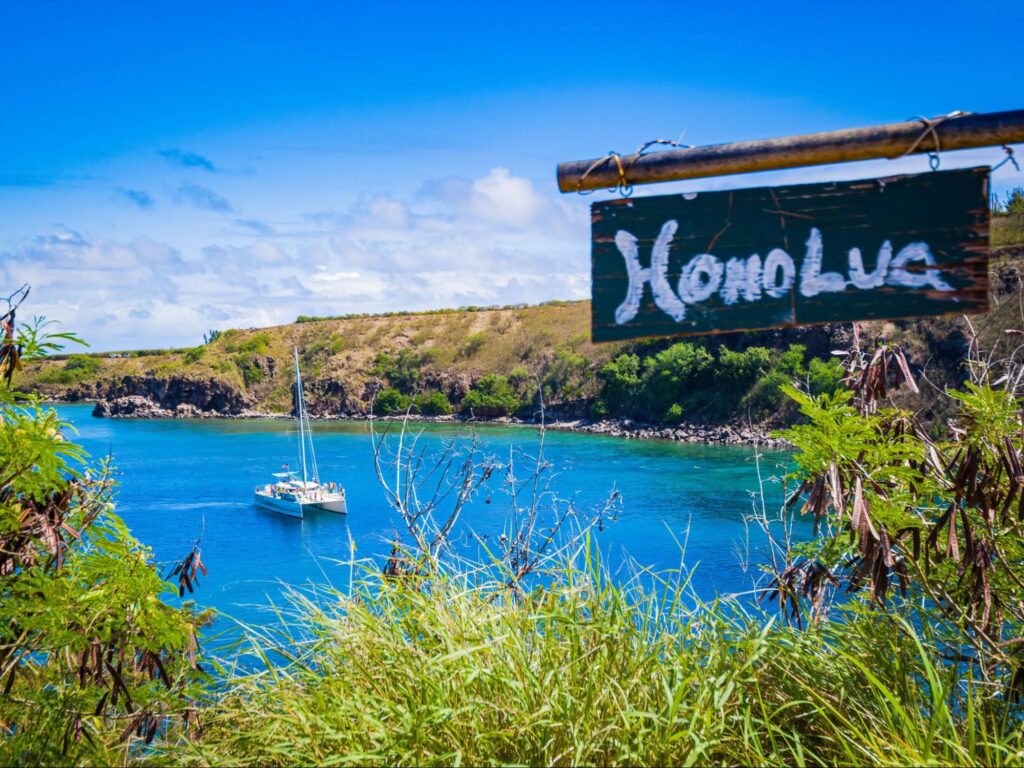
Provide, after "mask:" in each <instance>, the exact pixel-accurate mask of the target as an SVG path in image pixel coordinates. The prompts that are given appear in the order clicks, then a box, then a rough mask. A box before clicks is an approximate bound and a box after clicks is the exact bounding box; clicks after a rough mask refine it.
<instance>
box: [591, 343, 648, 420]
mask: <svg viewBox="0 0 1024 768" xmlns="http://www.w3.org/2000/svg"><path fill="white" fill-rule="evenodd" d="M599 375H600V376H601V378H602V379H603V380H604V391H603V393H602V395H601V398H600V402H601V403H602V404H603V405H604V406H605V408H606V409H607V410H606V413H611V414H615V415H620V414H621V415H631V414H632V413H633V411H634V408H635V407H636V397H637V395H638V394H639V392H640V385H641V380H640V358H639V357H637V356H636V355H632V354H626V355H619V356H618V357H616V358H615V359H613V360H609V361H608V362H607V363H605V364H604V365H603V366H602V367H601V370H600V371H599Z"/></svg>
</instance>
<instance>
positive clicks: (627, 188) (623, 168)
mask: <svg viewBox="0 0 1024 768" xmlns="http://www.w3.org/2000/svg"><path fill="white" fill-rule="evenodd" d="M657 144H664V145H666V146H670V147H676V148H678V149H692V146H693V145H691V144H681V143H680V142H678V141H673V140H672V139H651V140H650V141H646V142H644V143H643V144H641V145H640V148H639V149H637V151H636V152H634V153H633V154H631V155H627V156H626V157H625V158H624V157H623V156H622V155H620V154H619V153H618V152H616V151H615V150H614V149H613V150H611V151H609V152H608V154H607V155H605V156H604V157H599V158H598V159H597V160H595V161H594V162H593V163H591V164H590V167H589V168H587V170H586V171H584V172H583V175H582V176H580V180H579V182H578V183H577V185H576V192H577V193H578V194H580V195H589V194H590V193H592V192H593V191H594V190H592V189H583V182H584V180H585V179H586V178H587V176H589V175H590V174H591V173H593V172H594V171H596V170H597V169H598V168H600V167H601V166H603V165H605V164H607V163H609V162H610V161H612V160H614V161H615V166H616V168H617V169H618V171H619V181H618V183H617V184H616V185H615V186H614V187H609V188H608V191H609V192H618V193H619V194H620V195H622V197H629V196H630V195H632V194H633V185H632V184H631V183H630V182H629V179H628V178H627V174H628V172H629V171H630V170H632V168H633V166H634V165H635V164H636V161H637V160H639V159H640V158H641V157H644V156H645V155H644V153H645V152H647V150H648V149H650V148H651V147H653V146H655V145H657ZM648 154H649V153H648ZM623 160H627V164H626V165H623V162H622V161H623Z"/></svg>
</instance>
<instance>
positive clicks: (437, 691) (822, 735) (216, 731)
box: [156, 548, 1024, 765]
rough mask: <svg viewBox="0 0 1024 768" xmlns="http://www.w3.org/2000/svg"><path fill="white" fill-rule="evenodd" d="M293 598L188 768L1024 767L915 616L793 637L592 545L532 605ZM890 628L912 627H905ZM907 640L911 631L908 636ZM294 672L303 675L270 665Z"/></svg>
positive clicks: (370, 579) (491, 586)
mask: <svg viewBox="0 0 1024 768" xmlns="http://www.w3.org/2000/svg"><path fill="white" fill-rule="evenodd" d="M356 581H357V586H356V587H355V590H354V593H353V594H351V595H348V594H342V593H340V592H338V591H335V590H332V589H329V588H322V589H317V590H315V591H313V592H304V593H295V594H294V595H292V601H291V604H292V605H293V606H294V607H295V613H293V614H291V615H290V616H288V617H287V621H286V623H285V625H284V626H283V627H282V628H279V630H277V631H276V632H274V633H268V632H267V631H263V632H262V633H260V634H258V635H256V634H254V635H252V636H251V637H250V640H249V642H250V643H251V645H252V648H251V650H252V651H253V652H254V653H256V654H257V656H258V657H260V658H262V659H264V661H265V662H266V664H265V665H264V667H263V668H262V669H261V670H260V671H258V672H236V673H235V674H234V675H233V676H232V679H231V680H230V681H229V683H228V685H227V686H226V687H225V690H226V693H225V694H223V695H222V697H221V698H220V699H219V700H218V701H216V702H215V703H214V704H213V706H212V707H211V708H210V709H209V710H208V711H207V712H206V714H205V720H206V722H205V735H204V736H203V738H202V739H200V740H199V741H198V742H197V743H195V744H191V743H188V742H186V741H184V740H183V741H182V742H181V743H180V744H178V745H176V746H171V747H167V748H165V750H164V751H163V752H162V753H160V754H159V755H157V756H156V757H157V759H160V760H166V761H168V762H173V763H176V764H179V763H183V762H184V763H192V764H212V765H231V764H261V765H294V764H318V765H329V764H339V763H356V764H403V765H405V764H413V765H424V764H438V763H441V764H455V765H458V764H470V765H480V764H496V763H503V764H532V765H567V764H573V765H579V764H602V765H605V764H615V765H618V764H662V765H664V764H678V765H694V764H709V763H716V764H719V763H728V764H779V763H785V764H794V765H808V764H822V763H842V764H858V765H863V764H879V765H907V764H926V763H929V764H953V765H998V764H1008V763H1017V764H1019V763H1020V762H1021V760H1022V759H1024V740H1022V738H1021V731H1020V728H1019V727H1018V724H1017V721H1016V719H1015V717H1014V716H1013V713H1012V712H1011V711H1010V710H1009V709H1008V705H1006V704H1005V703H1004V702H1002V701H1000V700H998V699H996V698H993V697H992V696H991V695H990V694H989V693H988V692H987V691H986V689H985V688H984V686H983V685H982V683H980V682H979V681H976V680H973V679H972V677H971V672H970V669H969V668H967V667H965V666H964V665H954V664H949V663H947V662H945V661H943V660H942V659H941V657H940V656H939V654H938V653H937V651H936V650H935V647H934V645H933V643H932V639H931V638H930V637H929V635H928V633H927V631H925V630H922V631H915V630H914V629H913V627H915V626H924V627H927V622H922V621H920V618H921V617H916V618H915V617H914V616H913V615H912V610H911V609H909V608H908V609H907V610H906V611H904V614H905V615H904V617H903V618H900V617H898V616H897V617H895V618H894V617H893V616H892V615H889V616H886V615H883V614H881V613H879V612H874V611H870V610H869V609H867V608H864V607H861V606H860V605H859V604H858V603H853V604H851V605H850V606H849V607H847V608H846V609H843V610H842V611H840V614H841V615H840V617H839V618H838V619H837V620H834V621H832V622H826V623H823V624H822V625H821V626H819V627H818V628H816V629H812V630H803V631H800V630H795V629H791V628H788V627H785V626H781V625H779V624H778V623H776V622H774V621H772V620H771V619H770V618H769V617H767V616H765V615H762V614H760V613H759V612H758V611H757V610H755V609H749V608H747V609H745V608H744V607H743V606H742V605H741V604H740V603H738V602H735V601H717V602H710V603H706V602H701V601H700V600H698V599H697V598H696V597H695V596H694V595H693V594H692V593H691V592H690V591H689V590H688V588H687V582H686V579H685V578H683V576H682V575H680V574H676V575H675V576H673V577H670V578H663V577H655V576H652V575H651V574H639V575H637V576H635V577H634V578H632V579H628V580H626V581H625V583H622V579H619V580H618V583H616V581H613V580H612V579H610V578H609V577H608V575H607V574H606V573H605V572H604V571H603V570H602V568H601V566H600V564H599V562H598V559H597V558H596V557H595V556H594V555H593V553H592V552H591V551H590V550H589V549H587V548H584V549H583V550H582V551H581V552H579V553H577V556H576V557H575V558H567V559H566V560H565V561H564V562H562V563H561V564H560V565H559V566H558V567H557V568H555V569H554V570H549V571H547V572H545V573H544V574H542V578H541V581H543V582H545V586H544V587H543V588H540V587H538V588H536V589H534V590H533V591H532V592H530V593H528V594H526V595H524V596H521V597H518V598H516V597H514V596H513V595H512V594H511V593H509V592H508V591H507V589H506V588H505V587H504V586H503V584H504V582H503V581H502V579H501V578H494V579H490V578H481V577H480V575H479V573H476V574H475V575H474V574H472V573H470V572H464V573H448V574H445V575H436V576H434V577H433V578H432V579H431V580H429V581H417V580H414V579H411V578H407V579H397V580H394V579H387V578H385V577H382V576H380V575H378V574H377V573H376V572H375V571H373V570H370V569H369V568H367V569H366V570H364V571H363V573H362V576H361V577H359V578H357V580H356ZM893 622H897V624H898V626H896V627H894V626H893ZM894 630H895V631H894ZM282 653H283V654H285V655H287V656H289V658H290V659H291V661H290V662H289V663H287V664H280V663H271V661H270V660H271V657H272V656H273V655H275V654H282Z"/></svg>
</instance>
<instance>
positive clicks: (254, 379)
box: [231, 353, 263, 387]
mask: <svg viewBox="0 0 1024 768" xmlns="http://www.w3.org/2000/svg"><path fill="white" fill-rule="evenodd" d="M231 359H232V361H233V362H234V364H235V367H236V368H237V369H238V371H239V373H241V374H242V381H243V382H244V383H245V386H247V387H251V386H254V385H256V384H259V383H260V382H262V381H263V369H262V368H261V367H260V366H259V364H258V363H257V362H256V360H255V359H254V358H253V356H252V355H246V354H242V353H239V354H237V355H235V356H234V357H232V358H231Z"/></svg>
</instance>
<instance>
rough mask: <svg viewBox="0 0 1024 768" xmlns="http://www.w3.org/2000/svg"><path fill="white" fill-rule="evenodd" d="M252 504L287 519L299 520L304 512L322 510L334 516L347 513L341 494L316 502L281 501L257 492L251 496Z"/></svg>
mask: <svg viewBox="0 0 1024 768" xmlns="http://www.w3.org/2000/svg"><path fill="white" fill-rule="evenodd" d="M253 502H254V503H255V504H256V506H257V507H260V508H261V509H266V510H269V511H271V512H277V513H278V514H281V515H287V516H288V517H297V518H301V517H303V515H304V514H305V513H306V512H312V511H314V510H318V509H320V510H324V511H325V512H334V513H335V514H339V515H344V514H347V513H348V507H347V505H346V504H345V497H344V495H342V494H329V495H328V498H325V499H317V500H306V499H303V500H302V501H299V500H294V501H293V500H291V499H282V498H281V497H280V496H272V495H270V494H267V493H260V492H259V491H257V492H256V494H255V495H254V496H253Z"/></svg>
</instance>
